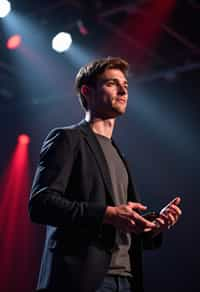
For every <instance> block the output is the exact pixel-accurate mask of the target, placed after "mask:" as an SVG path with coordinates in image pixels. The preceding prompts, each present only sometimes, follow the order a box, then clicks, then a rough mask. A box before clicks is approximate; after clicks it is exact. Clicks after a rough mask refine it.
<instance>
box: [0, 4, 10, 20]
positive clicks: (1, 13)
mask: <svg viewBox="0 0 200 292" xmlns="http://www.w3.org/2000/svg"><path fill="white" fill-rule="evenodd" d="M10 11H11V4H10V2H9V1H7V0H0V18H4V17H6V16H7V15H8V14H9V13H10Z"/></svg>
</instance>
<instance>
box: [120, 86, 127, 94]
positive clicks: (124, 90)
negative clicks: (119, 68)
mask: <svg viewBox="0 0 200 292" xmlns="http://www.w3.org/2000/svg"><path fill="white" fill-rule="evenodd" d="M118 93H119V94H121V95H124V94H126V93H127V89H126V88H125V87H124V85H121V84H119V85H118Z"/></svg>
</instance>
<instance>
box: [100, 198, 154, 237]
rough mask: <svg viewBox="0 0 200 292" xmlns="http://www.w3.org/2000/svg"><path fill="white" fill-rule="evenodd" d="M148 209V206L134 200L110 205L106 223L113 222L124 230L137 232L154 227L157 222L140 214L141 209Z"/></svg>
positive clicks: (105, 218) (105, 219)
mask: <svg viewBox="0 0 200 292" xmlns="http://www.w3.org/2000/svg"><path fill="white" fill-rule="evenodd" d="M146 209H147V207H146V206H144V205H142V204H141V203H133V202H128V204H124V205H119V206H115V207H111V206H108V207H107V209H106V212H105V217H104V223H105V224H112V225H113V226H115V227H116V228H117V229H120V230H122V231H123V232H134V233H136V234H139V233H142V232H145V231H148V230H151V229H154V228H156V224H155V223H153V222H150V221H148V220H147V219H145V218H144V217H142V216H141V215H140V214H139V211H145V210H146Z"/></svg>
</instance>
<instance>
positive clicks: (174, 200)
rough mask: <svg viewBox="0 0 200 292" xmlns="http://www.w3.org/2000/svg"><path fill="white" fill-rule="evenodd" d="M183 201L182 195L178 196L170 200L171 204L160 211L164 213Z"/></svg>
mask: <svg viewBox="0 0 200 292" xmlns="http://www.w3.org/2000/svg"><path fill="white" fill-rule="evenodd" d="M180 202H181V198H180V197H176V198H174V199H173V200H172V201H170V202H169V204H167V205H166V206H165V207H164V208H163V209H162V210H161V211H160V213H164V212H165V211H166V210H167V209H168V208H169V207H170V206H171V205H176V206H177V205H179V204H180Z"/></svg>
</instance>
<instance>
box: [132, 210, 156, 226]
mask: <svg viewBox="0 0 200 292" xmlns="http://www.w3.org/2000/svg"><path fill="white" fill-rule="evenodd" d="M133 216H134V219H135V221H136V223H138V224H139V225H142V226H144V227H149V228H154V227H155V223H153V222H151V221H149V220H147V219H145V218H144V217H142V216H141V215H139V214H138V213H136V212H134V214H133Z"/></svg>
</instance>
